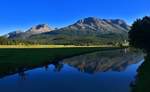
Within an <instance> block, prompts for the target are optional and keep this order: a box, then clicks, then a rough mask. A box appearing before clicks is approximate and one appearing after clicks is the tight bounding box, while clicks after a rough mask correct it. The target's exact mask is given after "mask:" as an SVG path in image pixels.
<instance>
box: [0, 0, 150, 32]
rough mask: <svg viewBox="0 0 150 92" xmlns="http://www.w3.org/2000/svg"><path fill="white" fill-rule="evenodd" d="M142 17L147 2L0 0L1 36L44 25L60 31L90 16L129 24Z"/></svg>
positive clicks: (149, 2)
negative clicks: (117, 19) (118, 20)
mask: <svg viewBox="0 0 150 92" xmlns="http://www.w3.org/2000/svg"><path fill="white" fill-rule="evenodd" d="M145 15H147V16H148V15H150V0H0V34H5V33H7V32H10V31H15V30H19V29H21V30H25V29H28V28H30V27H31V26H33V25H36V24H43V23H47V24H49V25H50V26H52V27H53V28H55V27H63V26H66V25H69V24H72V23H74V22H75V21H77V20H78V19H81V18H85V17H89V16H95V17H98V18H106V19H116V18H120V19H124V20H125V21H126V22H127V23H128V24H131V23H132V22H133V21H134V20H135V19H136V18H141V17H143V16H145Z"/></svg>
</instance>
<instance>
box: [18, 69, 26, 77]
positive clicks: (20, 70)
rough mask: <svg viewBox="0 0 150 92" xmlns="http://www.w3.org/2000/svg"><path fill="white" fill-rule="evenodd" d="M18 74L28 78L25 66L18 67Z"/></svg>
mask: <svg viewBox="0 0 150 92" xmlns="http://www.w3.org/2000/svg"><path fill="white" fill-rule="evenodd" d="M18 75H19V77H20V78H21V79H22V80H26V79H27V74H26V72H25V69H24V68H19V69H18Z"/></svg>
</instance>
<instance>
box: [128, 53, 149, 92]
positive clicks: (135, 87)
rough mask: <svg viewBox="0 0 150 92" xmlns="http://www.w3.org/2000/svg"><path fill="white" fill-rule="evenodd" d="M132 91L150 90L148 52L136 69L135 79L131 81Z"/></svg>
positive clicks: (143, 91) (142, 91) (144, 91)
mask: <svg viewBox="0 0 150 92" xmlns="http://www.w3.org/2000/svg"><path fill="white" fill-rule="evenodd" d="M131 86H132V92H150V53H148V54H147V56H146V57H145V61H144V63H143V64H142V65H141V66H140V68H139V69H138V74H137V75H136V80H135V81H134V82H133V83H132V85H131Z"/></svg>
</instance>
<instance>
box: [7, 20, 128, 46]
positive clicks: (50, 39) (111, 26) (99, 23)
mask: <svg viewBox="0 0 150 92" xmlns="http://www.w3.org/2000/svg"><path fill="white" fill-rule="evenodd" d="M129 30H130V27H129V26H128V25H127V23H126V22H125V21H123V20H120V19H99V18H96V17H88V18H84V19H81V20H78V21H77V22H75V23H74V24H72V25H69V26H66V27H63V28H60V29H56V30H51V29H50V28H49V27H48V26H47V25H37V26H35V27H32V28H31V29H29V30H28V31H26V32H23V33H22V32H20V33H17V34H15V35H14V34H13V35H12V34H11V35H10V36H9V38H10V39H16V38H17V39H26V40H28V41H33V42H37V43H41V44H69V45H91V44H94V45H99V44H116V43H122V42H123V41H124V40H127V39H128V31H129Z"/></svg>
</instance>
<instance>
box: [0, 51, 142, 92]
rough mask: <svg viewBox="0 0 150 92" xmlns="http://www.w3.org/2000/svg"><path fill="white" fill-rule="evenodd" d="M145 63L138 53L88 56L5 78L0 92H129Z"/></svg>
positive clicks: (76, 57) (73, 58)
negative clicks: (140, 67)
mask: <svg viewBox="0 0 150 92" xmlns="http://www.w3.org/2000/svg"><path fill="white" fill-rule="evenodd" d="M142 62H143V55H142V54H141V53H140V52H138V51H129V50H111V51H101V52H94V53H89V54H85V55H80V56H75V57H72V58H67V59H64V60H62V61H59V62H58V63H57V64H56V63H55V64H50V65H45V66H43V67H41V68H36V69H33V70H28V71H22V72H19V73H17V74H14V75H9V76H6V77H3V78H1V79H0V92H130V83H131V82H132V81H134V78H135V75H136V73H137V72H136V70H137V69H138V67H139V66H140V65H141V63H142Z"/></svg>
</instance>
